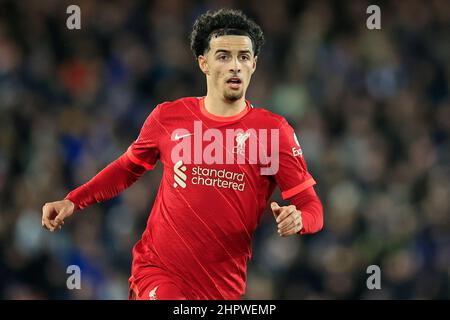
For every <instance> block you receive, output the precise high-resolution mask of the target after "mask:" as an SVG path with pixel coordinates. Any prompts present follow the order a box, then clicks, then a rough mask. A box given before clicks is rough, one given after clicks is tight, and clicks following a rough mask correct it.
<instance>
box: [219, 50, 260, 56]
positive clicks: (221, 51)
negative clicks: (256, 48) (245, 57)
mask: <svg viewBox="0 0 450 320" xmlns="http://www.w3.org/2000/svg"><path fill="white" fill-rule="evenodd" d="M230 52H231V51H230V50H225V49H217V50H216V52H215V53H214V54H215V55H216V54H218V53H230ZM239 53H249V54H251V51H250V50H239Z"/></svg>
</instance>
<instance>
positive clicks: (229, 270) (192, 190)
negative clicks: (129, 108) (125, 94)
mask: <svg viewBox="0 0 450 320" xmlns="http://www.w3.org/2000/svg"><path fill="white" fill-rule="evenodd" d="M127 155H128V157H129V159H130V160H131V161H133V162H134V163H136V164H140V165H141V166H144V167H145V168H146V169H152V168H153V167H154V165H155V164H156V162H157V160H158V159H159V160H160V161H161V162H162V164H163V165H164V174H163V178H162V181H161V185H160V187H159V191H158V195H157V198H156V200H155V203H154V205H153V209H152V211H151V214H150V217H149V219H148V223H147V227H146V229H145V231H144V233H143V235H142V238H141V239H140V240H139V241H138V243H137V244H136V245H135V247H134V249H133V267H132V277H131V279H138V278H139V277H142V275H143V274H145V272H146V270H150V269H151V268H152V267H156V268H161V269H163V270H165V271H166V272H168V273H169V274H170V275H172V276H173V278H174V279H177V280H179V281H180V282H182V283H184V284H185V286H186V288H189V290H190V292H191V294H192V296H194V297H195V298H198V299H239V298H240V297H241V295H242V294H244V292H245V283H246V271H247V262H248V261H249V259H250V257H251V255H252V236H253V233H254V231H255V229H256V227H257V225H258V222H259V220H260V218H261V215H262V212H263V210H264V208H265V206H266V204H267V201H268V200H269V198H270V196H271V194H272V192H273V190H274V188H275V186H276V185H277V184H278V185H279V186H280V188H281V191H282V196H283V198H284V199H288V198H290V197H292V196H293V195H296V194H297V193H299V192H301V191H303V190H305V189H307V188H309V187H311V186H313V185H314V184H315V181H314V179H313V178H312V176H311V175H310V174H309V172H308V170H307V166H306V163H305V160H304V158H303V154H302V150H301V148H300V145H299V142H298V140H297V138H296V136H295V133H294V130H293V129H292V127H291V126H290V125H289V124H288V123H287V121H286V120H285V119H284V118H283V117H281V116H279V115H275V114H273V113H271V112H269V111H267V110H265V109H259V108H253V107H252V106H251V105H250V103H249V102H248V101H247V102H246V108H245V109H244V110H243V111H242V112H241V113H240V114H238V115H235V116H231V117H221V116H215V115H212V114H211V113H209V112H208V111H207V110H206V108H205V105H204V98H196V97H189V98H183V99H179V100H176V101H174V102H165V103H162V104H160V105H158V106H157V107H156V108H155V109H154V110H153V111H152V113H151V114H150V115H149V117H148V118H147V120H146V121H145V123H144V125H143V127H142V129H141V132H140V134H139V137H138V138H137V139H136V141H134V142H133V143H132V144H131V146H130V147H129V148H128V151H127Z"/></svg>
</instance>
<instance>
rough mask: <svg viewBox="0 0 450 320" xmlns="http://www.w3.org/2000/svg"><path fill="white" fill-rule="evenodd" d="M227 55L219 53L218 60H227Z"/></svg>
mask: <svg viewBox="0 0 450 320" xmlns="http://www.w3.org/2000/svg"><path fill="white" fill-rule="evenodd" d="M227 58H228V57H227V56H226V55H221V56H219V60H222V61H225V60H227Z"/></svg>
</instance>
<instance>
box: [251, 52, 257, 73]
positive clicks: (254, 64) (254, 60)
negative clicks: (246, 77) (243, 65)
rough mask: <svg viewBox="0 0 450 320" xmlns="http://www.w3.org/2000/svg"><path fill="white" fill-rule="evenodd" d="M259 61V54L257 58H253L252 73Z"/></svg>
mask: <svg viewBox="0 0 450 320" xmlns="http://www.w3.org/2000/svg"><path fill="white" fill-rule="evenodd" d="M257 62H258V56H255V59H253V70H252V74H253V72H255V70H256V63H257Z"/></svg>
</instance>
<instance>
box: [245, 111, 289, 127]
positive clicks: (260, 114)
mask: <svg viewBox="0 0 450 320" xmlns="http://www.w3.org/2000/svg"><path fill="white" fill-rule="evenodd" d="M268 109H269V108H267V107H266V108H259V107H253V106H252V116H253V117H254V118H255V119H256V120H257V121H263V122H264V124H265V125H266V126H269V127H271V128H280V127H283V126H285V125H288V122H287V120H286V118H284V117H283V116H281V115H279V114H276V113H273V112H272V111H270V110H268Z"/></svg>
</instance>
